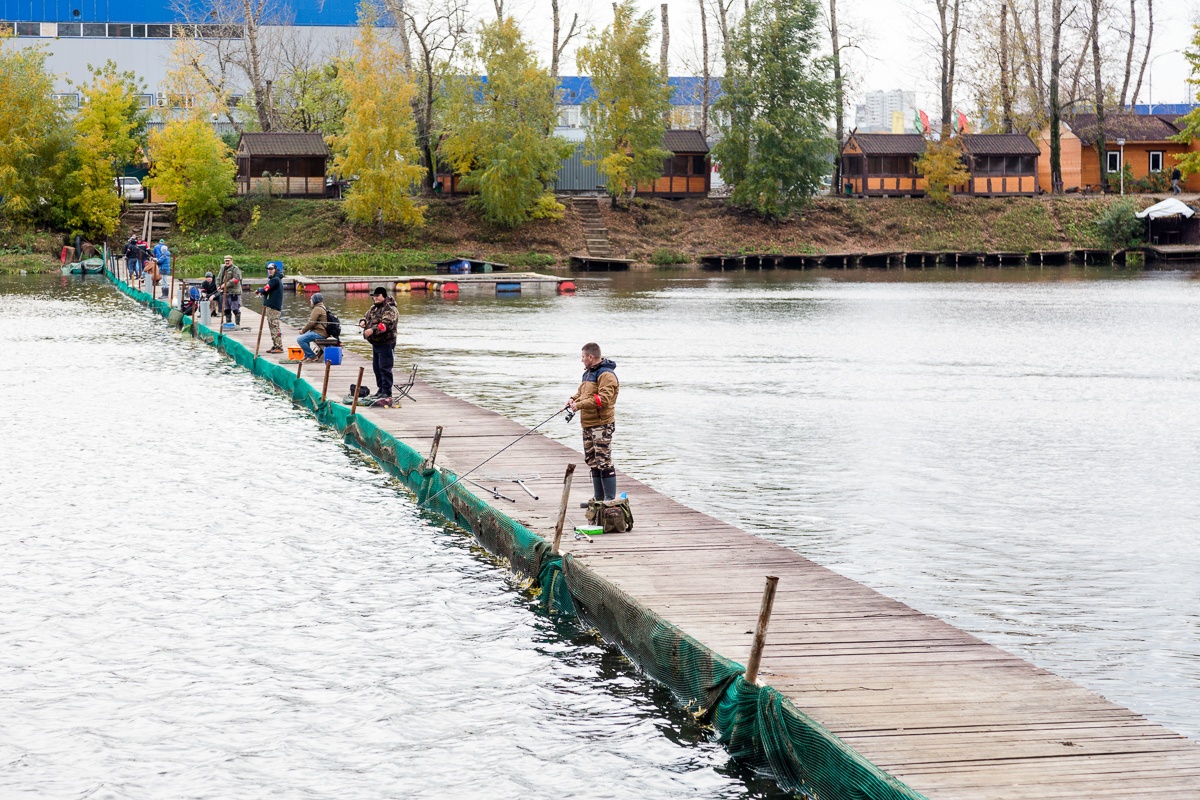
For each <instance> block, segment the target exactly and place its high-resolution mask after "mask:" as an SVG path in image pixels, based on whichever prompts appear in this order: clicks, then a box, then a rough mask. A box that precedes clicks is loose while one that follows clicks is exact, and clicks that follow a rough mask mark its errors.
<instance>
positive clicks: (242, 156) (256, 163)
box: [237, 133, 329, 197]
mask: <svg viewBox="0 0 1200 800" xmlns="http://www.w3.org/2000/svg"><path fill="white" fill-rule="evenodd" d="M328 161H329V147H328V146H327V145H326V144H325V138H324V137H323V136H321V134H319V133H243V134H242V137H241V139H239V140H238V147H237V193H238V194H239V195H248V194H267V193H268V192H269V193H270V194H273V195H276V196H279V197H324V196H325V194H326V187H325V168H326V164H327V163H328Z"/></svg>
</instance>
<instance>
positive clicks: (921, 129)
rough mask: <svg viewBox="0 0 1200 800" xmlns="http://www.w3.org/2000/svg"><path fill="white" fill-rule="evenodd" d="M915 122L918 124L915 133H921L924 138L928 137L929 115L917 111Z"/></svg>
mask: <svg viewBox="0 0 1200 800" xmlns="http://www.w3.org/2000/svg"><path fill="white" fill-rule="evenodd" d="M917 122H918V125H917V133H923V134H925V135H926V136H928V135H929V115H928V114H926V113H925V112H924V111H921V110H919V109H918V110H917Z"/></svg>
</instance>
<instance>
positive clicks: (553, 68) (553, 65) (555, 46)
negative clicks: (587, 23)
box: [550, 0, 579, 78]
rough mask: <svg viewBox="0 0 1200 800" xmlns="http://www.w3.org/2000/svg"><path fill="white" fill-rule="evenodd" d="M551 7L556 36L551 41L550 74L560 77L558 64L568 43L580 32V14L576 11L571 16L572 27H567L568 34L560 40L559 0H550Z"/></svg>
mask: <svg viewBox="0 0 1200 800" xmlns="http://www.w3.org/2000/svg"><path fill="white" fill-rule="evenodd" d="M550 8H551V10H553V12H554V38H553V39H552V40H551V43H550V75H551V76H552V77H554V78H558V64H559V62H560V61H561V60H562V54H563V51H564V50H566V49H567V45H568V44H570V43H571V40H572V39H574V38H575V34H577V33H579V14H578V13H576V14H574V15H573V16H572V17H571V27H570V28H568V29H567V35H566V36H565V37H563V39H562V41H561V42H560V41H559V31H560V30H561V28H560V24H559V10H558V0H550Z"/></svg>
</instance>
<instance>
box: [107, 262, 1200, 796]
mask: <svg viewBox="0 0 1200 800" xmlns="http://www.w3.org/2000/svg"><path fill="white" fill-rule="evenodd" d="M109 275H110V277H112V279H113V280H114V282H116V283H117V285H118V287H119V288H120V289H121V291H123V292H124V293H125V294H127V295H129V296H130V297H132V298H134V299H135V300H138V301H140V302H142V303H144V304H147V305H149V306H150V307H151V308H152V309H153V310H154V311H156V312H157V313H158V314H160V315H162V316H164V317H168V318H169V319H172V320H174V321H175V323H176V324H177V325H179V326H180V327H181V329H182V331H183V333H184V335H193V336H197V337H199V338H202V339H203V340H205V341H207V342H209V343H210V344H212V345H213V346H215V347H217V348H218V349H219V350H221V351H222V352H224V353H226V354H227V355H229V356H230V357H232V358H233V359H234V360H235V361H236V362H237V363H238V364H240V365H242V366H244V367H245V368H247V369H249V370H251V371H252V372H253V373H254V374H256V375H258V376H260V377H262V378H264V379H266V380H268V381H270V382H271V383H272V384H274V386H276V387H277V388H278V389H279V390H280V391H282V392H284V393H286V394H288V395H289V396H290V397H291V399H292V401H293V402H294V403H296V404H297V405H299V406H301V407H303V408H305V409H307V410H309V411H310V412H311V413H312V414H313V415H314V416H315V417H316V418H317V419H318V420H319V421H320V422H321V423H322V424H323V425H328V426H331V427H334V428H336V430H337V431H338V432H339V433H341V434H342V435H343V436H344V437H345V440H346V441H347V442H349V443H351V444H353V445H355V446H357V447H359V448H361V449H363V450H364V451H366V452H368V453H370V454H371V455H373V456H374V457H375V459H376V460H377V461H378V462H379V463H380V464H381V465H382V466H383V468H384V469H386V470H387V471H388V472H389V473H391V474H392V475H394V476H396V477H397V478H399V479H400V480H402V481H404V482H405V484H406V485H407V486H408V487H409V488H410V489H411V490H412V491H413V492H415V493H416V494H417V497H418V499H419V501H424V502H425V503H426V507H427V508H428V509H430V510H434V511H437V512H438V513H440V514H441V515H443V516H444V517H445V518H446V519H448V520H450V521H452V522H454V523H456V524H457V525H459V526H461V527H463V528H465V529H467V530H470V531H471V532H472V533H473V535H474V536H475V537H476V538H477V539H478V541H479V542H480V543H481V544H482V546H484V547H485V548H487V549H488V550H489V551H491V552H492V553H494V554H495V555H497V556H498V557H500V558H502V559H504V560H505V561H506V562H507V563H508V564H509V565H510V566H511V567H512V569H513V570H514V571H516V572H518V573H519V574H521V575H523V576H525V577H526V578H527V579H529V581H530V582H531V586H532V587H534V588H535V589H537V590H539V591H540V601H541V603H542V606H543V607H544V608H546V609H547V610H549V611H550V612H551V613H556V614H565V615H575V616H577V617H578V618H579V619H580V620H581V621H582V622H583V624H585V625H587V626H590V627H593V628H595V629H596V630H597V631H599V632H600V633H601V635H603V636H604V638H605V639H607V640H608V641H609V642H611V643H613V644H615V645H616V646H618V647H620V648H621V649H622V650H623V651H624V652H625V653H626V654H627V655H628V656H629V658H630V659H631V660H632V661H633V662H634V663H636V664H637V665H638V666H639V667H640V668H641V669H643V670H644V671H645V672H646V673H647V674H649V675H650V676H651V677H653V678H655V679H656V680H658V681H660V682H662V683H664V684H666V685H667V686H668V687H670V689H671V690H672V692H673V693H674V695H675V697H676V698H677V700H678V701H679V702H680V703H681V704H682V705H683V706H684V707H686V708H687V709H688V710H689V711H691V712H693V713H696V714H697V715H698V718H699V719H700V720H701V721H704V722H707V723H709V724H711V725H712V726H713V727H714V729H715V731H716V735H717V738H718V740H719V741H721V742H722V743H724V744H725V745H726V746H727V747H728V748H729V750H730V751H731V753H732V754H733V755H734V756H735V757H736V758H737V759H738V760H739V761H740V762H741V763H742V764H743V765H745V766H747V767H749V768H750V769H753V770H755V771H760V772H764V773H768V774H770V775H771V776H773V777H774V779H775V780H776V781H777V782H778V783H779V784H780V785H781V786H782V787H783V788H784V789H786V790H788V791H792V792H795V793H797V794H798V795H799V796H801V797H810V798H811V797H816V798H823V799H824V800H837V799H838V798H855V799H856V800H859V799H862V798H871V799H872V800H896V799H899V798H904V799H905V800H918V799H919V798H927V800H942V799H943V798H944V799H945V800H950V799H951V798H953V800H1045V799H1046V798H1064V799H1065V798H1075V799H1078V800H1083V799H1084V798H1088V799H1091V798H1104V799H1105V800H1132V799H1133V798H1155V799H1156V800H1184V799H1185V798H1193V799H1194V798H1196V797H1198V796H1200V744H1197V743H1196V742H1193V741H1191V740H1189V739H1187V738H1185V737H1183V736H1181V735H1179V734H1176V733H1173V732H1171V731H1169V730H1167V729H1165V728H1163V727H1162V726H1160V725H1157V724H1154V723H1151V722H1149V721H1147V720H1146V719H1145V718H1143V717H1142V716H1140V715H1138V714H1136V713H1134V712H1132V711H1130V710H1128V709H1126V708H1123V707H1121V706H1119V705H1117V704H1115V703H1112V702H1109V701H1108V700H1106V699H1105V698H1104V697H1102V696H1101V695H1099V694H1097V693H1096V692H1093V691H1090V690H1087V689H1084V688H1082V687H1080V686H1078V685H1076V684H1074V683H1072V682H1071V681H1069V680H1066V679H1065V678H1061V677H1059V676H1057V675H1054V674H1052V673H1050V672H1048V671H1046V670H1044V669H1041V668H1039V667H1036V666H1034V665H1032V664H1030V663H1028V662H1026V661H1023V660H1022V659H1020V658H1017V657H1016V656H1014V655H1011V654H1010V653H1007V652H1005V651H1003V650H1001V649H999V648H997V647H995V646H993V645H990V644H987V643H986V642H983V641H981V640H980V639H978V638H976V637H975V636H972V635H971V634H968V633H965V632H963V631H961V630H958V629H956V628H954V627H952V626H951V625H949V624H947V623H945V622H943V621H941V620H938V619H935V618H933V617H930V616H927V615H925V614H922V613H920V612H918V611H916V610H914V609H912V608H910V607H908V606H906V605H904V604H903V603H900V602H897V601H895V600H892V599H890V598H887V597H885V596H883V595H882V594H880V593H878V592H876V591H874V590H872V589H869V588H867V587H865V586H863V585H861V584H859V583H856V582H855V581H852V580H850V579H849V578H846V577H844V576H841V575H838V574H837V573H834V572H833V571H831V570H829V569H826V568H824V567H822V566H819V565H818V564H815V563H813V562H812V561H809V560H808V559H806V558H804V557H803V556H801V555H800V554H799V553H797V552H795V551H793V550H790V549H787V548H785V547H782V546H779V545H776V544H773V543H771V542H769V541H767V540H765V539H762V538H759V537H756V536H753V535H750V534H749V533H746V532H745V531H742V530H739V529H738V528H735V527H733V526H732V525H728V524H726V523H723V522H720V521H718V520H716V519H714V518H712V517H709V516H706V515H704V514H701V513H700V512H698V511H694V510H692V509H690V508H687V507H686V506H684V505H682V504H680V503H678V502H676V501H674V500H672V499H671V498H669V497H666V496H665V495H662V494H660V493H659V492H656V491H655V490H653V489H651V488H650V487H648V486H646V485H644V484H642V483H640V482H639V481H636V480H634V479H632V478H630V477H629V476H627V475H624V474H621V475H620V476H619V480H618V487H619V489H620V490H622V491H625V492H627V493H628V495H629V498H630V501H631V503H632V507H633V509H634V514H635V517H636V521H635V526H634V529H633V530H632V531H629V532H627V533H620V534H606V535H603V536H598V537H595V538H594V539H593V540H592V541H582V540H581V541H576V540H575V539H574V538H572V537H571V535H570V533H568V534H567V536H566V537H565V538H564V541H563V544H562V546H561V548H560V552H555V551H554V549H553V547H552V545H551V544H550V543H551V542H552V541H554V538H555V528H556V523H557V519H558V508H559V504H560V498H562V497H563V485H564V480H563V476H564V474H565V472H566V468H567V465H568V464H579V465H580V469H579V470H578V471H577V472H576V479H575V480H574V483H573V484H572V485H571V489H570V492H569V496H567V497H566V498H565V499H566V500H567V503H566V507H567V516H568V520H569V522H568V528H567V530H568V531H569V530H570V527H569V525H570V522H571V521H573V522H576V523H578V522H582V520H581V519H580V516H581V514H582V512H581V511H580V509H579V508H578V504H579V503H580V502H581V501H583V500H585V499H587V498H588V497H589V496H590V494H591V491H590V481H589V480H588V476H587V470H586V467H584V466H583V464H582V456H581V455H580V454H579V453H578V452H576V451H574V450H572V449H570V448H568V447H566V446H564V445H562V444H559V443H557V442H554V441H551V440H550V439H548V438H546V437H543V436H541V435H540V434H537V433H535V434H533V435H529V436H527V437H526V438H524V439H522V440H521V441H520V443H519V444H517V445H516V446H514V447H512V448H511V449H509V450H507V451H505V452H504V453H502V454H501V455H499V456H498V457H496V458H495V460H493V461H491V462H490V463H488V464H487V466H486V467H485V468H484V469H482V470H480V471H479V472H478V473H475V474H474V475H472V480H474V481H476V482H477V484H476V485H468V484H466V483H465V482H458V483H453V481H454V479H455V477H456V476H457V475H461V474H463V473H464V472H465V471H467V470H469V469H470V468H472V467H474V466H475V465H477V464H479V463H480V462H482V461H483V460H484V459H485V458H487V457H488V456H490V455H492V454H494V453H495V452H496V451H497V450H499V449H500V448H502V447H503V446H504V445H506V444H508V443H510V442H512V441H513V440H514V439H516V438H517V437H518V436H520V435H521V434H523V433H526V432H527V430H528V429H527V428H526V427H524V426H522V425H519V424H517V423H515V422H513V421H511V420H509V419H506V418H504V417H502V416H500V415H498V414H495V413H492V412H490V411H486V410H484V409H482V408H479V407H477V406H475V405H473V404H471V403H468V402H466V401H464V400H460V399H457V398H454V397H451V396H450V395H448V394H445V393H444V392H441V391H439V390H437V389H435V388H434V387H432V386H430V385H429V384H428V383H425V382H424V381H419V380H418V381H417V382H416V384H415V387H414V389H413V395H414V398H415V400H416V402H411V401H403V403H402V407H401V408H397V409H376V408H366V409H363V408H359V409H357V410H356V412H355V413H351V411H352V410H351V409H350V408H347V407H346V406H345V405H343V404H341V403H340V402H338V398H340V396H341V395H342V394H344V393H345V392H346V391H347V387H348V386H349V385H350V384H351V383H354V382H355V381H356V380H357V379H358V376H359V374H360V370H361V371H363V372H365V375H366V379H367V380H370V379H371V366H370V362H369V360H367V358H365V357H364V356H362V355H360V354H358V353H356V352H354V351H352V350H346V351H345V357H344V360H343V362H342V364H341V365H338V366H332V367H328V368H327V367H326V366H325V365H322V364H304V365H281V364H279V363H277V362H276V361H275V360H273V359H272V360H268V359H267V358H265V357H263V356H261V355H260V356H257V357H256V356H255V352H256V348H257V347H258V329H259V325H260V320H259V317H258V315H257V314H256V313H255V312H254V311H253V310H251V309H249V308H244V309H243V311H242V314H243V320H244V322H245V327H243V328H241V329H238V330H235V331H230V332H228V333H220V332H217V331H213V330H209V329H208V328H205V327H204V326H201V325H196V324H193V323H192V321H191V320H190V319H188V318H186V317H183V318H181V317H180V316H179V312H178V311H177V310H176V311H173V312H172V311H171V309H170V307H169V306H168V305H167V304H166V303H164V302H162V301H155V300H151V299H150V298H149V297H147V296H146V295H144V294H142V293H140V292H137V291H135V290H133V289H131V288H130V287H129V286H128V285H126V284H125V283H124V282H123V281H121V279H120V277H118V276H114V275H112V273H109ZM282 327H283V335H284V339H285V341H286V342H288V343H290V342H292V341H294V338H295V336H296V334H297V333H298V330H297V329H296V328H294V327H291V326H288V325H283V326H282ZM267 342H268V344H269V337H268V338H267ZM566 357H567V356H566V355H564V358H566ZM410 366H411V365H407V364H397V367H396V374H397V375H398V376H399V375H402V374H404V373H406V372H407V371H408V369H409V367H410ZM326 369H328V372H326ZM326 375H328V380H327V383H328V390H327V395H326V397H325V399H322V387H323V386H324V385H325V383H326ZM371 383H372V385H373V381H371ZM567 388H573V387H564V390H566V389H567ZM548 424H550V425H562V424H563V423H562V421H561V419H554V420H552V421H550V422H549V423H548ZM438 429H440V431H441V433H440V439H437V441H438V444H437V445H436V446H435V444H434V442H435V430H438ZM620 452H621V451H620V444H619V441H618V448H617V453H618V460H617V463H618V464H619V463H620V456H619V454H620ZM517 478H523V479H524V484H525V486H527V487H528V488H529V489H530V490H531V491H530V493H528V494H527V493H526V492H524V491H522V489H521V488H520V487H519V486H518V485H517V483H515V480H516V479H517ZM493 490H494V491H493ZM499 495H504V497H500V496H499ZM533 495H537V496H538V497H539V498H541V499H535V498H534V497H533ZM767 575H771V576H776V577H778V591H777V594H776V597H775V602H774V613H773V615H772V616H771V619H770V625H769V628H768V630H767V634H766V647H765V650H763V652H762V660H761V666H760V669H759V673H758V674H759V678H758V682H757V683H752V682H750V681H747V680H746V679H745V678H744V677H743V672H744V667H743V665H744V664H746V662H747V660H748V657H749V656H750V652H751V645H752V639H753V638H754V637H753V633H754V631H755V625H756V619H757V618H758V616H759V611H760V598H761V597H762V595H763V583H764V578H765V576H767Z"/></svg>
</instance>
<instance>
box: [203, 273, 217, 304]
mask: <svg viewBox="0 0 1200 800" xmlns="http://www.w3.org/2000/svg"><path fill="white" fill-rule="evenodd" d="M200 293H201V294H203V295H204V299H205V300H207V299H208V298H210V297H212V296H213V295H214V294H216V293H217V279H216V278H205V279H204V282H203V283H201V284H200Z"/></svg>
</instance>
